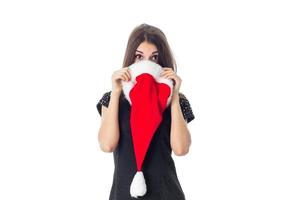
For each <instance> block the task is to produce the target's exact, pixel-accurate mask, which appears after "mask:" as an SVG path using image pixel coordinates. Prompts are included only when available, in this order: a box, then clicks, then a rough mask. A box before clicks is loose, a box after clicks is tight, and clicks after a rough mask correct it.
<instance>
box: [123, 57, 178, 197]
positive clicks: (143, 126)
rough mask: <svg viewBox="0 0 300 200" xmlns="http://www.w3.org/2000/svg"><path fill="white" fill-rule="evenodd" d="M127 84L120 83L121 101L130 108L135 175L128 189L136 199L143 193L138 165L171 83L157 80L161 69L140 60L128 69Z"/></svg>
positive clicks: (144, 187) (168, 95)
mask: <svg viewBox="0 0 300 200" xmlns="http://www.w3.org/2000/svg"><path fill="white" fill-rule="evenodd" d="M129 72H130V75H131V80H130V81H128V82H126V81H122V86H123V91H124V95H125V98H126V99H127V100H128V101H129V103H130V104H131V113H130V127H131V135H132V142H133V148H134V154H135V160H136V166H137V172H136V174H135V176H134V178H133V180H132V183H131V185H130V194H131V196H132V197H135V198H138V197H139V196H144V195H145V194H146V192H147V186H146V182H145V178H144V174H143V172H142V165H143V161H144V158H145V156H146V153H147V150H148V147H149V145H150V142H151V140H152V138H153V135H154V133H155V132H156V129H157V128H158V126H159V124H160V122H161V121H162V114H163V112H164V110H165V108H166V107H167V106H168V105H169V104H170V101H171V97H172V91H173V83H172V81H171V80H170V79H166V78H162V77H160V73H161V72H162V67H161V66H160V65H158V64H156V63H154V62H152V61H149V60H143V61H140V62H137V63H134V64H132V65H130V66H129Z"/></svg>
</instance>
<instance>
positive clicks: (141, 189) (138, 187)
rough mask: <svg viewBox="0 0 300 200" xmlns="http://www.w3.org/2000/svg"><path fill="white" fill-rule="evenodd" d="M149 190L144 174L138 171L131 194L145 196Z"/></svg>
mask: <svg viewBox="0 0 300 200" xmlns="http://www.w3.org/2000/svg"><path fill="white" fill-rule="evenodd" d="M146 192H147V186H146V182H145V178H144V174H143V172H141V171H138V172H136V174H135V176H134V178H133V180H132V183H131V185H130V195H131V196H132V197H135V198H138V197H139V196H144V195H145V194H146Z"/></svg>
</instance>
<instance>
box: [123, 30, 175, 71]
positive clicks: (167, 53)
mask: <svg viewBox="0 0 300 200" xmlns="http://www.w3.org/2000/svg"><path fill="white" fill-rule="evenodd" d="M144 41H147V42H149V43H151V44H154V45H155V46H156V48H157V50H158V64H159V65H161V66H162V67H170V68H172V69H173V71H174V72H175V73H176V71H177V66H176V61H175V59H174V57H173V54H172V51H171V48H170V46H169V44H168V41H167V38H166V36H165V34H164V33H163V32H162V31H161V30H160V29H159V28H157V27H155V26H151V25H148V24H141V25H139V26H137V27H135V28H134V29H133V31H132V32H131V34H130V36H129V39H128V43H127V47H126V52H125V56H124V60H123V67H128V66H129V65H131V64H133V63H134V60H135V51H136V49H137V48H138V46H139V45H140V44H141V43H142V42H144Z"/></svg>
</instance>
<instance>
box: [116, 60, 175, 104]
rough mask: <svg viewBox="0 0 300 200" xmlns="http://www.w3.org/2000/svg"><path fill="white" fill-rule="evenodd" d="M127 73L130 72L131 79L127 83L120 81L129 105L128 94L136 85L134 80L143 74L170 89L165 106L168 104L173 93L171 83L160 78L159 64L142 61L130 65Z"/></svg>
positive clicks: (160, 68) (160, 69)
mask: <svg viewBox="0 0 300 200" xmlns="http://www.w3.org/2000/svg"><path fill="white" fill-rule="evenodd" d="M129 71H130V75H131V79H130V81H128V82H127V81H122V87H123V91H124V95H125V97H126V99H127V100H128V101H129V103H130V104H131V100H130V97H129V92H130V90H131V89H132V88H133V86H134V85H135V84H136V80H135V79H136V77H137V76H139V75H141V74H143V73H148V74H150V75H152V76H153V78H154V79H155V80H156V82H158V83H165V84H166V85H168V86H169V87H170V89H171V94H170V96H169V97H168V100H167V105H169V104H170V102H171V98H172V92H173V83H172V81H171V80H170V79H167V78H163V77H160V73H161V72H162V67H161V66H160V65H159V64H156V63H155V62H152V61H150V60H142V61H140V62H137V63H133V64H132V65H130V66H129Z"/></svg>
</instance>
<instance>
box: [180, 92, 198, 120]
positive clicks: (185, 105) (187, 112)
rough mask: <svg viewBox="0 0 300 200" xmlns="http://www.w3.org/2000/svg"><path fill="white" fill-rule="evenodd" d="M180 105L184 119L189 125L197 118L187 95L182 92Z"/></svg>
mask: <svg viewBox="0 0 300 200" xmlns="http://www.w3.org/2000/svg"><path fill="white" fill-rule="evenodd" d="M179 104H180V108H181V111H182V114H183V117H184V119H185V120H186V121H187V123H189V122H190V121H192V120H193V119H194V118H195V116H194V112H193V110H192V106H191V103H190V101H189V100H188V98H187V97H186V95H185V94H184V93H182V92H179Z"/></svg>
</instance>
